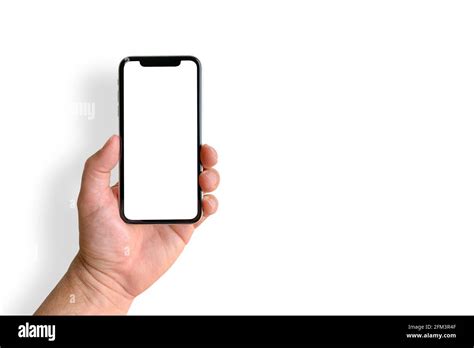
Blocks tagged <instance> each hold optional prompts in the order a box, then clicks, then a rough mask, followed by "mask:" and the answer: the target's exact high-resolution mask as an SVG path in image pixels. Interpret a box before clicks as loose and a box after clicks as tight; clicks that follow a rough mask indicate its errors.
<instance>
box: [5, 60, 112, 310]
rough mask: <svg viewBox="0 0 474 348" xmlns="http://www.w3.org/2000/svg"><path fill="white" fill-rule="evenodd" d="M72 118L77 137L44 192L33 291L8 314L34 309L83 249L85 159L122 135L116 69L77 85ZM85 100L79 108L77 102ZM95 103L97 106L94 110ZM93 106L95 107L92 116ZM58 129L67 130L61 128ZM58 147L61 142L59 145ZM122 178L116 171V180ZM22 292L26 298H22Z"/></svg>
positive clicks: (58, 161)
mask: <svg viewBox="0 0 474 348" xmlns="http://www.w3.org/2000/svg"><path fill="white" fill-rule="evenodd" d="M77 86H78V88H77V90H76V91H75V93H74V97H75V100H72V101H70V103H69V104H72V106H71V108H70V110H71V111H70V114H68V115H65V117H69V118H70V119H71V122H74V124H75V127H71V129H73V132H74V133H75V134H71V136H72V138H74V139H77V141H76V144H75V145H74V146H73V147H71V148H72V149H73V151H71V153H68V154H66V155H65V156H64V158H60V159H55V160H54V161H52V162H53V163H54V166H53V168H54V167H55V168H58V169H55V170H53V171H52V172H51V175H50V178H48V180H46V182H45V186H44V187H43V188H41V190H42V192H43V195H42V196H43V204H42V206H41V207H40V209H41V210H42V214H41V216H42V219H41V221H38V232H37V236H36V238H37V239H36V240H37V241H38V247H37V254H38V255H37V257H36V260H35V261H36V267H35V268H36V270H37V272H36V275H35V277H33V278H32V279H31V282H30V286H29V287H28V289H23V291H24V293H23V294H18V296H17V297H18V298H19V300H18V301H15V302H17V303H9V304H8V308H5V309H4V310H5V312H6V313H15V314H29V313H33V312H34V311H35V310H36V308H37V307H38V306H39V305H40V304H41V302H42V301H43V300H44V298H45V297H46V296H47V294H48V293H49V292H50V291H51V290H52V289H53V288H54V286H55V285H56V284H57V282H58V281H59V280H60V279H61V277H62V276H63V275H64V273H65V272H66V270H67V268H68V266H69V264H70V262H71V261H72V259H73V257H74V255H75V254H76V252H77V250H78V247H79V240H78V236H79V232H78V223H77V209H76V199H77V195H78V193H79V188H80V180H81V176H82V170H83V166H84V161H85V160H86V159H87V158H88V157H89V156H90V155H91V154H93V153H94V152H96V151H97V150H98V149H99V148H100V147H101V146H102V145H103V144H104V143H105V141H106V140H107V139H108V137H110V136H111V135H112V134H118V118H117V70H116V69H115V67H105V68H103V69H97V70H96V71H93V72H92V73H91V74H90V75H89V76H86V77H85V78H84V80H83V81H79V82H78V83H77ZM79 103H80V104H83V105H82V106H81V107H78V104H79ZM91 105H94V106H93V107H92V109H91ZM91 110H94V113H93V117H92V114H91ZM56 131H57V132H63V131H64V130H62V129H57V130H56ZM58 146H61V145H60V144H59V145H58ZM117 178H118V175H117V169H115V170H114V172H113V173H112V181H113V182H115V181H116V180H117ZM20 295H21V296H20Z"/></svg>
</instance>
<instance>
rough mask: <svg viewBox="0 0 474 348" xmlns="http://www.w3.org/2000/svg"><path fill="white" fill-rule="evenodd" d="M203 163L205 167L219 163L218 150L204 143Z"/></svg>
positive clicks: (202, 147) (202, 149) (201, 153)
mask: <svg viewBox="0 0 474 348" xmlns="http://www.w3.org/2000/svg"><path fill="white" fill-rule="evenodd" d="M200 156H201V163H202V165H203V167H204V168H211V167H213V166H215V165H216V163H217V151H216V150H214V148H213V147H212V146H209V145H207V144H204V145H202V146H201V151H200Z"/></svg>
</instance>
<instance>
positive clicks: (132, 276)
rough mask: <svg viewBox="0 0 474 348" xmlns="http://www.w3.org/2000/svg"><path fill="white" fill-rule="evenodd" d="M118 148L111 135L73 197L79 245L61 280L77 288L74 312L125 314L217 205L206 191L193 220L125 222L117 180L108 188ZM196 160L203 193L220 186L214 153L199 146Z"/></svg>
mask: <svg viewBox="0 0 474 348" xmlns="http://www.w3.org/2000/svg"><path fill="white" fill-rule="evenodd" d="M119 147H120V146H119V137H118V136H112V137H111V138H110V139H109V140H108V141H107V142H106V144H105V145H104V147H103V148H102V149H100V150H99V151H98V152H97V153H95V154H94V155H93V156H91V157H90V158H89V159H88V160H87V162H86V164H85V166H84V173H83V176H82V185H81V191H80V193H79V198H78V201H77V206H78V211H79V232H80V237H79V245H80V250H79V252H78V254H77V256H76V258H75V260H74V261H73V263H72V265H71V267H70V269H69V270H68V272H67V273H66V276H65V277H64V278H63V280H62V282H66V283H67V286H66V288H67V289H68V291H69V292H70V291H77V292H78V295H79V297H80V299H79V301H80V303H82V305H81V306H82V307H84V306H85V307H86V308H85V310H83V311H78V310H77V309H78V308H77V307H80V306H76V309H75V310H73V311H72V313H78V312H79V313H82V312H88V313H104V314H105V313H126V312H127V311H128V308H129V306H130V304H131V302H132V300H133V299H134V298H135V297H136V296H137V295H139V294H140V293H142V292H143V291H144V290H145V289H147V288H148V287H149V286H150V285H152V284H153V283H154V282H155V281H156V280H157V279H158V278H160V276H161V275H162V274H163V273H165V272H166V270H168V268H169V267H170V266H171V265H172V264H173V262H174V261H175V260H176V259H177V257H178V256H179V255H180V254H181V252H182V251H183V249H184V247H185V245H186V244H187V243H188V242H189V240H190V238H191V236H192V234H193V231H194V229H195V228H196V227H198V226H199V225H200V224H201V223H202V222H203V221H204V220H205V219H206V217H208V216H209V215H211V214H213V213H215V212H216V210H217V206H218V201H217V199H216V198H215V197H214V196H213V195H211V194H206V195H204V197H203V199H202V210H203V214H202V218H201V219H200V221H198V222H197V223H195V224H190V225H131V224H126V223H125V222H124V221H123V220H122V219H121V217H120V215H119V201H118V194H119V184H116V185H114V186H112V187H110V172H111V170H112V169H113V168H114V167H115V166H116V165H117V162H118V160H119ZM200 160H201V163H202V165H203V167H204V171H203V172H202V173H201V174H200V176H199V185H200V186H201V189H202V191H203V192H205V193H206V192H211V191H214V190H215V189H216V188H217V186H218V185H219V173H218V172H217V171H216V170H215V169H214V168H213V166H214V165H215V164H216V163H217V153H216V151H215V150H214V149H213V148H212V147H210V146H208V145H203V146H202V147H201V151H200ZM163 170H166V169H165V168H164V169H163ZM71 289H72V290H71ZM55 290H56V289H55ZM53 292H54V291H53ZM63 292H64V291H63ZM52 295H53V294H52ZM52 295H50V297H51V296H52ZM49 302H51V301H49ZM53 302H54V301H53ZM43 307H46V308H43ZM48 307H50V309H49V310H48ZM51 307H52V306H48V299H47V300H46V301H45V303H43V305H42V306H41V307H40V309H39V310H38V311H37V314H47V313H48V312H50V311H51ZM53 311H54V310H53ZM54 312H55V313H57V311H54Z"/></svg>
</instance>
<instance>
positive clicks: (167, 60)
mask: <svg viewBox="0 0 474 348" xmlns="http://www.w3.org/2000/svg"><path fill="white" fill-rule="evenodd" d="M183 60H185V61H186V60H188V61H192V62H194V63H195V64H196V67H197V69H196V70H197V149H196V151H197V175H196V186H197V215H196V216H195V217H194V218H191V219H159V220H134V219H129V218H127V217H126V216H125V212H124V200H125V197H124V186H125V176H124V151H123V150H124V138H125V137H124V135H125V134H124V133H125V132H124V112H123V111H124V107H123V106H124V68H125V64H126V63H127V62H130V61H139V62H140V64H141V65H143V66H178V65H179V64H181V61H183ZM118 85H119V86H118V88H119V93H118V99H119V100H118V104H119V105H118V113H119V132H120V166H119V167H120V168H119V177H120V179H119V181H120V185H119V186H120V190H119V211H120V217H121V218H122V220H123V221H124V222H126V223H128V224H193V223H196V222H198V221H199V219H200V218H201V215H202V203H201V201H202V192H201V187H200V186H199V174H200V173H201V172H202V169H203V168H202V165H201V161H200V151H201V62H200V61H199V59H197V58H196V57H194V56H129V57H125V58H124V59H122V61H121V62H120V64H119V78H118Z"/></svg>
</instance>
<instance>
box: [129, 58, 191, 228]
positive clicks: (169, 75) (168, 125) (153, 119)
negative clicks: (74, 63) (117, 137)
mask: <svg viewBox="0 0 474 348" xmlns="http://www.w3.org/2000/svg"><path fill="white" fill-rule="evenodd" d="M123 77H124V83H123V93H124V95H123V97H124V99H123V107H124V109H123V122H124V123H123V132H124V149H123V151H124V153H123V154H124V169H123V182H124V183H123V185H124V201H123V204H124V215H125V217H126V218H128V219H130V220H168V219H176V220H181V219H192V218H194V217H195V216H196V215H197V213H198V193H197V192H198V191H197V187H198V186H197V185H198V181H197V179H198V178H197V163H198V162H197V161H198V158H197V156H198V155H197V153H198V151H197V132H198V128H197V127H198V123H197V65H196V63H194V62H193V61H188V60H182V61H181V64H180V65H179V66H176V67H173V66H158V67H144V66H142V65H141V64H140V62H139V61H129V62H127V63H126V64H125V67H124V72H123Z"/></svg>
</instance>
